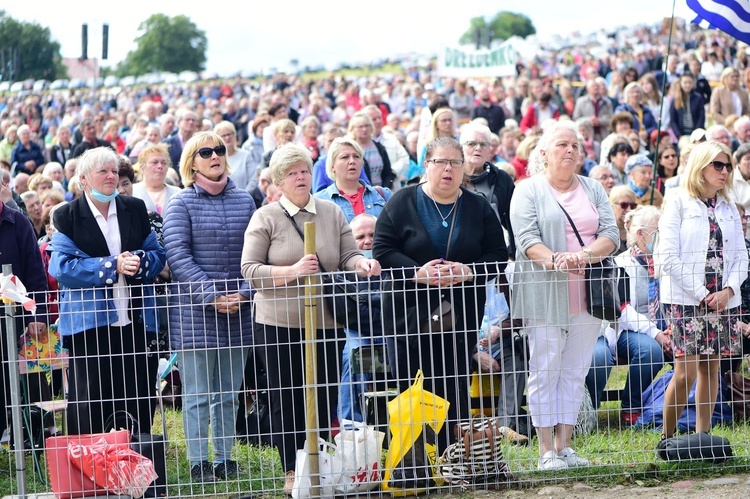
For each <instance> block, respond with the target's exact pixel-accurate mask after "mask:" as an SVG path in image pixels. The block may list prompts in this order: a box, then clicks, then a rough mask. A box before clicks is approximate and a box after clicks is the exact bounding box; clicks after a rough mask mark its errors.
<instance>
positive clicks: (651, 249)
mask: <svg viewBox="0 0 750 499" xmlns="http://www.w3.org/2000/svg"><path fill="white" fill-rule="evenodd" d="M654 243H656V239H654V240H653V241H651V242H650V243H644V244H645V245H646V249H647V250H648V252H649V253H650V254H652V255H653V254H654Z"/></svg>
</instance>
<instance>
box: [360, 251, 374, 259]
mask: <svg viewBox="0 0 750 499" xmlns="http://www.w3.org/2000/svg"><path fill="white" fill-rule="evenodd" d="M361 251H362V254H363V255H365V258H372V250H361Z"/></svg>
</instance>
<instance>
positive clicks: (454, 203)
mask: <svg viewBox="0 0 750 499" xmlns="http://www.w3.org/2000/svg"><path fill="white" fill-rule="evenodd" d="M430 199H432V204H434V205H435V209H436V210H437V212H438V215H440V218H442V219H443V227H445V228H447V227H448V222H446V220H448V217H450V216H451V213H453V210H454V209H455V208H456V203H457V202H458V194H456V200H455V201H453V206H451V210H450V211H449V212H448V214H447V215H445V216H443V212H442V211H440V208H439V207H438V205H437V201H435V198H433V197H430Z"/></svg>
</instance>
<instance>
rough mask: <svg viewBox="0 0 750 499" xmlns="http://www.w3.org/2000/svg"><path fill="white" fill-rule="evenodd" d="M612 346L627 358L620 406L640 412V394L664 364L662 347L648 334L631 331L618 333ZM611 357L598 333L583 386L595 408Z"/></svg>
mask: <svg viewBox="0 0 750 499" xmlns="http://www.w3.org/2000/svg"><path fill="white" fill-rule="evenodd" d="M616 350H617V356H618V357H619V358H623V359H627V361H628V378H627V381H626V382H625V391H624V393H623V396H622V410H624V411H632V412H641V411H642V410H643V407H642V403H641V395H642V394H643V390H645V389H646V387H648V385H650V384H651V382H652V381H653V380H654V377H655V376H656V374H657V373H658V372H659V371H660V370H661V368H662V367H664V351H663V350H662V348H661V345H659V343H658V342H657V341H656V340H655V339H653V338H651V336H649V335H647V334H641V333H637V332H634V331H623V332H622V333H620V335H619V336H618V338H617V348H616ZM615 361H616V359H615V358H614V356H613V355H612V351H611V350H610V348H609V343H608V342H607V338H605V337H604V336H600V337H599V339H598V340H597V342H596V347H595V348H594V355H593V358H592V360H591V368H590V369H589V373H588V374H587V375H586V387H587V388H588V389H589V393H590V394H591V402H593V404H594V407H596V408H599V404H600V403H601V400H602V394H603V393H604V387H605V386H606V385H607V379H608V378H609V373H610V371H611V370H612V366H613V365H614V364H615Z"/></svg>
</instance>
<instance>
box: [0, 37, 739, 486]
mask: <svg viewBox="0 0 750 499" xmlns="http://www.w3.org/2000/svg"><path fill="white" fill-rule="evenodd" d="M662 35H663V34H660V33H659V32H658V30H655V29H651V30H650V29H647V28H641V29H638V30H634V31H633V32H632V33H631V34H630V36H631V39H630V41H629V42H628V43H629V44H625V47H626V48H618V47H617V46H615V45H614V43H613V46H612V47H609V48H608V50H606V51H605V52H604V53H603V54H602V55H600V56H599V57H597V58H595V57H593V56H591V55H590V54H588V53H586V52H585V51H584V50H577V49H562V50H559V51H553V52H551V53H550V54H549V57H548V58H543V57H539V58H537V59H536V60H533V61H525V63H523V64H519V66H518V75H517V76H515V77H512V78H495V79H491V80H487V79H468V80H461V79H454V78H447V77H439V76H436V75H435V74H434V73H433V72H431V71H429V70H427V71H414V72H407V73H405V74H395V75H384V76H380V77H363V78H352V79H347V78H343V77H340V76H339V77H331V78H324V79H320V80H317V81H304V80H302V79H301V78H299V77H297V76H284V75H279V76H276V77H274V78H271V79H268V80H264V81H263V82H261V83H252V84H251V83H249V82H244V81H241V80H235V81H231V80H227V81H223V82H209V83H205V84H204V83H199V84H193V85H191V86H185V87H178V86H171V87H138V88H125V89H121V90H120V91H119V93H117V94H116V95H108V94H107V93H106V92H107V91H105V90H100V91H92V92H88V91H76V92H68V93H65V92H62V93H60V92H46V93H41V94H34V95H29V96H26V97H24V99H23V100H20V99H18V98H17V97H15V96H3V97H0V137H1V138H2V140H0V171H1V173H2V177H0V200H1V201H2V203H0V249H1V250H2V251H0V261H1V262H2V263H12V264H13V265H14V271H15V272H16V274H17V275H18V276H19V277H20V278H21V280H22V281H23V282H24V283H25V284H26V287H27V289H28V290H29V292H30V293H31V294H32V295H33V296H34V297H35V298H36V300H37V303H39V304H40V305H42V308H41V309H40V312H41V313H38V314H37V316H36V317H32V316H30V315H24V317H23V318H22V321H23V322H19V329H21V330H27V331H28V332H29V334H32V335H34V336H35V337H36V336H40V335H42V334H43V333H44V332H46V331H47V328H48V326H49V325H50V323H51V322H52V321H53V316H51V315H49V314H48V313H47V309H49V311H50V313H51V312H52V309H53V307H54V309H55V310H56V312H57V313H59V318H58V319H57V324H58V331H59V334H60V335H61V336H62V338H63V341H64V344H65V346H66V348H68V350H69V352H70V355H71V361H70V368H69V370H68V385H69V389H68V400H69V409H68V413H67V421H68V430H69V431H70V432H71V433H95V432H100V431H104V429H105V426H106V424H107V419H108V418H109V417H110V416H112V415H113V414H114V413H115V412H116V411H119V410H127V411H128V412H129V413H131V414H132V415H133V416H134V417H135V418H136V419H137V420H138V422H139V428H140V430H141V431H145V432H148V431H149V429H150V427H151V421H152V419H153V415H154V410H155V405H154V397H155V388H154V386H155V384H154V380H155V379H156V372H157V364H158V358H159V357H160V356H161V355H164V354H165V353H169V352H172V351H174V352H176V353H177V354H178V366H179V369H180V373H181V378H182V387H183V392H182V397H183V405H182V412H183V414H182V415H183V426H184V431H185V437H186V440H187V460H188V462H189V463H190V466H191V479H192V480H193V481H195V482H212V481H215V480H218V479H234V478H237V477H238V476H241V475H242V473H243V470H242V467H241V466H239V465H238V463H237V462H236V461H235V460H233V459H232V448H233V445H234V442H235V437H236V435H235V419H236V414H237V412H238V409H239V406H240V402H241V401H240V400H238V397H237V395H238V392H240V390H241V388H242V386H243V375H244V374H245V366H246V363H247V362H248V358H249V357H252V360H253V363H252V365H257V366H259V367H260V368H262V370H263V372H264V373H265V377H266V380H267V388H268V390H269V394H270V419H271V428H272V433H273V437H272V444H273V446H274V447H275V448H276V449H277V450H278V453H279V456H280V459H281V463H282V466H283V469H284V472H285V475H286V476H285V485H284V491H285V492H287V493H291V490H292V487H293V485H294V481H295V456H296V451H297V449H300V448H301V447H302V446H303V443H304V440H305V424H306V421H305V411H304V410H303V407H304V405H305V392H304V390H303V386H304V384H305V380H304V377H303V373H304V369H303V367H302V366H303V363H304V359H305V355H306V354H305V349H304V341H303V340H304V327H305V324H304V317H305V306H304V298H305V297H304V293H303V288H302V284H303V282H304V278H305V277H306V276H309V275H313V274H318V273H320V272H324V273H326V272H344V273H346V274H347V275H348V276H349V277H350V278H351V279H354V280H355V281H356V282H357V285H358V286H361V288H360V290H361V291H362V293H363V294H366V295H368V296H370V298H369V301H368V304H367V305H366V308H368V307H369V308H370V309H371V310H370V312H374V313H373V314H372V317H373V318H372V320H371V322H370V327H369V329H370V330H368V331H366V332H364V331H357V330H355V329H354V328H353V327H351V326H348V327H341V324H338V323H337V320H336V319H335V318H334V316H333V315H332V314H331V311H330V310H329V308H328V307H327V306H324V304H323V302H322V300H319V303H318V307H317V318H316V319H317V321H316V322H317V338H318V342H317V343H316V348H317V359H318V361H317V380H318V381H317V383H318V384H317V404H318V406H317V407H318V417H319V426H320V427H321V428H322V429H324V433H326V432H327V431H329V430H331V429H335V424H336V423H335V422H336V421H339V420H347V419H355V420H357V419H359V420H361V419H363V417H364V416H363V414H362V411H361V407H360V405H359V400H358V397H359V395H360V394H361V392H362V391H363V389H364V388H363V384H364V383H365V382H366V379H367V378H366V377H362V376H360V375H358V374H356V373H353V372H352V367H351V365H350V363H351V358H350V357H351V354H352V350H353V349H354V348H356V347H360V346H361V345H366V344H371V343H375V344H385V345H386V346H387V347H386V349H387V353H388V357H389V364H390V366H391V373H390V375H391V376H392V378H391V379H393V380H395V382H396V384H397V385H398V386H399V388H400V389H404V388H406V387H408V386H409V385H410V383H411V382H412V381H413V379H414V376H415V373H416V372H417V370H421V371H422V373H423V374H424V377H425V386H426V387H427V388H428V389H429V390H430V391H431V392H433V393H435V394H437V395H439V396H441V397H444V398H446V399H447V400H448V401H449V402H450V409H449V411H448V422H449V423H448V424H447V425H445V428H446V429H445V430H444V431H442V432H440V433H439V434H438V435H437V443H438V448H445V447H447V445H448V444H449V443H450V441H451V440H452V439H453V436H452V432H451V431H450V430H449V428H453V425H454V423H457V422H460V421H466V420H468V419H469V418H470V414H471V412H470V409H471V405H470V398H469V394H468V381H469V378H470V375H471V373H472V372H473V371H475V370H479V371H484V372H488V373H495V374H499V375H500V376H501V377H502V386H503V388H502V394H501V396H500V398H499V400H498V403H497V405H496V409H497V413H496V416H498V417H499V418H500V421H501V424H502V425H503V427H508V428H509V429H510V430H511V431H509V432H506V433H505V435H509V439H511V440H513V441H517V442H523V441H525V440H524V439H525V438H526V436H531V435H532V434H533V432H535V433H536V435H537V439H538V445H539V460H538V463H537V464H538V468H539V469H540V470H560V469H565V468H569V467H576V466H587V465H589V464H590V463H589V460H588V459H587V458H585V457H582V456H580V455H578V453H577V452H576V451H575V450H574V449H573V440H572V436H573V432H574V427H575V425H576V421H577V417H578V412H579V407H580V406H581V402H582V400H583V399H584V397H586V396H590V397H591V400H592V403H593V405H594V406H595V407H598V406H599V404H600V401H601V399H602V393H603V391H604V387H605V385H606V383H607V379H608V376H609V373H610V371H611V369H612V366H613V365H615V364H616V363H617V362H626V363H627V365H628V366H629V367H628V377H627V384H626V387H625V390H624V395H623V397H622V405H621V420H622V423H623V424H624V425H631V424H633V423H635V422H636V420H637V419H638V418H639V416H640V414H641V412H642V411H643V402H642V400H641V394H642V393H643V391H644V390H645V389H646V388H647V387H648V386H649V384H650V383H651V382H652V381H653V379H654V377H655V376H656V375H657V373H658V372H659V371H660V370H661V369H662V368H663V367H664V365H665V364H666V363H671V364H672V365H673V367H674V370H675V375H674V377H673V379H672V381H671V383H670V384H669V387H668V389H667V394H666V402H665V407H664V426H663V430H662V438H663V439H666V438H668V437H671V436H672V434H673V433H674V432H675V427H676V421H677V418H678V417H679V415H680V413H681V412H682V409H683V407H684V405H685V403H686V401H687V391H688V389H689V388H690V386H692V384H693V382H694V381H696V380H697V391H696V402H697V404H698V412H697V421H696V429H697V431H708V430H709V429H710V423H711V412H712V410H713V403H712V402H714V401H715V400H716V397H717V390H718V379H719V372H720V361H721V359H722V358H727V359H735V360H736V359H737V358H741V357H742V355H743V353H747V352H750V350H747V349H746V348H747V347H748V345H747V341H748V340H747V338H748V337H750V325H749V324H748V321H747V319H746V314H747V310H748V307H750V296H748V295H749V294H750V293H748V289H747V288H748V286H747V285H746V284H744V285H743V283H744V282H745V281H746V278H747V274H748V244H749V243H748V242H747V241H746V238H745V237H746V231H745V225H743V224H744V223H745V222H746V215H745V213H746V211H747V210H748V209H750V184H748V180H749V179H750V108H749V107H748V89H749V87H750V63H749V62H748V56H747V54H748V53H750V48H748V47H744V46H738V45H737V44H736V43H732V42H730V40H729V39H728V38H727V37H725V36H722V35H719V34H716V33H709V34H707V33H701V32H694V31H690V30H686V31H685V32H682V33H680V34H679V36H677V37H676V40H675V42H676V43H675V45H674V47H670V51H669V55H668V57H667V56H666V48H665V47H664V46H663V43H664V36H662ZM662 88H664V89H665V90H666V93H667V95H665V96H664V98H662V95H661V89H662ZM310 221H312V222H316V225H317V245H316V251H315V252H314V253H312V254H305V249H304V248H305V234H304V231H303V230H302V227H303V226H304V224H305V223H306V222H310ZM35 241H38V243H39V247H41V250H39V248H38V247H37V245H36V244H35ZM610 255H613V256H614V255H616V258H615V259H614V260H615V262H616V265H617V267H618V268H619V269H621V272H620V273H619V274H618V275H619V277H618V293H619V295H620V296H619V298H620V301H621V303H622V309H621V311H620V314H619V319H617V320H615V321H613V322H612V323H607V322H603V321H602V320H601V319H597V318H595V317H593V316H592V315H591V314H590V313H589V311H588V308H587V303H586V299H587V298H586V292H585V288H586V281H585V278H584V275H585V270H586V268H587V266H588V265H589V264H591V263H596V262H599V261H601V260H602V259H604V258H606V257H609V256H610ZM376 295H377V299H375V298H373V297H374V296H376ZM484 319H487V323H489V324H491V325H492V326H491V327H488V328H487V330H486V331H485V330H484V329H485V328H484V323H485V320H484ZM3 327H4V324H3ZM2 338H3V340H2V341H5V340H4V338H5V335H4V334H3V336H2ZM3 351H4V352H8V351H9V350H8V346H7V345H3ZM737 364H738V363H737V362H734V364H733V368H736V365H737ZM4 365H5V364H4ZM5 368H6V369H7V366H6V367H5ZM5 377H6V378H7V376H5ZM120 380H122V382H120ZM110 381H113V382H112V383H110ZM247 381H248V380H246V379H245V382H246V383H247ZM36 382H37V383H41V382H40V380H36ZM2 386H3V389H4V392H5V395H6V397H5V398H6V402H5V405H6V406H7V405H8V401H7V382H6V383H3V384H2ZM52 388H53V391H54V387H52ZM524 389H525V390H526V393H527V410H528V412H529V414H530V421H531V425H528V424H526V422H525V421H526V420H525V418H523V417H522V416H523V415H524V414H525V411H526V409H524V408H523V407H522V395H523V393H524ZM587 393H588V394H589V395H586V394H587ZM4 417H5V416H4V414H2V415H0V431H2V429H4V428H5V427H6V426H7V422H6V421H4ZM531 426H533V428H531ZM209 427H210V428H211V431H210V438H211V439H212V446H211V448H212V452H213V458H211V457H210V455H209ZM512 430H516V431H517V432H519V433H516V431H512ZM524 435H525V436H524Z"/></svg>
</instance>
